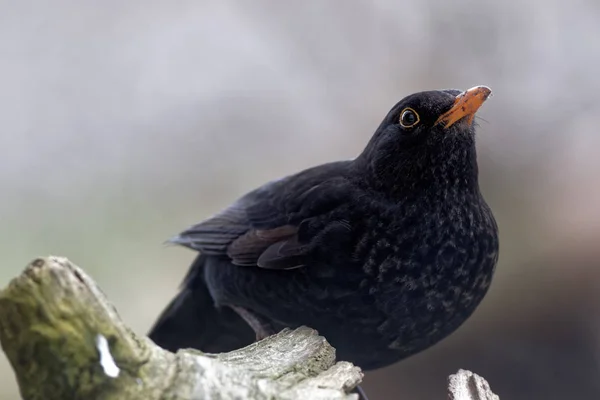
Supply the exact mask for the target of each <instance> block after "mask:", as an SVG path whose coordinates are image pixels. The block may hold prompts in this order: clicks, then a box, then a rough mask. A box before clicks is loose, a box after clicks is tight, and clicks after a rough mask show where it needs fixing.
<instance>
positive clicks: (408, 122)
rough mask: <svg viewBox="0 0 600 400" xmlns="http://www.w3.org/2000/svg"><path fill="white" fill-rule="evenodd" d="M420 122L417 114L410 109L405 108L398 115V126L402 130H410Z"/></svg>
mask: <svg viewBox="0 0 600 400" xmlns="http://www.w3.org/2000/svg"><path fill="white" fill-rule="evenodd" d="M420 120H421V119H420V118H419V114H418V113H417V112H416V111H415V110H413V109H412V108H410V107H407V108H405V109H404V110H402V112H401V113H400V125H402V127H403V128H412V127H413V126H415V125H417V124H418V123H419V121H420Z"/></svg>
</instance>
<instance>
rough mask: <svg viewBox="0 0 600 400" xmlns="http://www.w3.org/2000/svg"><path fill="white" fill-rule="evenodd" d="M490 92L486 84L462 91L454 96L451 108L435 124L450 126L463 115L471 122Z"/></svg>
mask: <svg viewBox="0 0 600 400" xmlns="http://www.w3.org/2000/svg"><path fill="white" fill-rule="evenodd" d="M491 93H492V90H491V89H490V88H489V87H487V86H475V87H473V88H471V89H469V90H467V91H465V92H462V93H461V94H459V95H458V96H456V100H454V105H453V106H452V108H451V109H450V110H448V111H446V112H445V113H443V114H442V115H440V117H439V118H438V119H437V121H435V124H436V125H437V124H440V123H443V124H445V127H446V128H450V127H451V126H452V125H454V124H455V123H456V122H458V121H460V120H461V119H463V118H465V117H467V118H468V120H467V122H468V123H469V124H471V123H472V122H473V118H475V113H476V112H477V110H479V107H481V105H482V104H483V102H484V101H486V100H487V98H488V97H489V96H490V94H491Z"/></svg>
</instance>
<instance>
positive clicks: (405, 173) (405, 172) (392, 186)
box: [356, 143, 480, 201]
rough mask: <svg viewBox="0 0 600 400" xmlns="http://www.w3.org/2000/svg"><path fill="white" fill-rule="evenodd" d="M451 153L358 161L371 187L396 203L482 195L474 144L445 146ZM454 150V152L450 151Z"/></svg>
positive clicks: (445, 150)
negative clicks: (411, 199) (408, 199)
mask: <svg viewBox="0 0 600 400" xmlns="http://www.w3.org/2000/svg"><path fill="white" fill-rule="evenodd" d="M446 145H448V146H454V148H452V149H448V148H445V149H439V150H440V151H438V152H436V151H435V150H433V151H432V149H428V151H423V152H422V153H420V154H419V153H408V152H407V153H406V154H403V155H402V156H403V157H398V155H395V156H390V157H385V156H384V157H377V158H376V159H375V160H374V161H372V160H371V161H366V160H360V157H359V158H357V159H356V161H357V167H358V168H360V169H362V170H363V171H366V172H367V173H366V176H367V179H366V182H364V183H365V184H367V185H368V186H370V187H371V188H373V189H375V190H377V191H378V192H381V193H383V194H385V195H387V196H391V197H392V198H393V199H396V200H399V201H402V200H405V199H406V198H407V197H417V198H419V197H421V196H428V197H429V196H444V197H445V196H446V195H447V194H449V193H461V194H463V195H467V196H468V195H474V196H478V195H479V193H480V192H479V183H478V175H479V172H478V166H477V154H476V149H475V146H474V144H473V143H446ZM449 150H451V151H449Z"/></svg>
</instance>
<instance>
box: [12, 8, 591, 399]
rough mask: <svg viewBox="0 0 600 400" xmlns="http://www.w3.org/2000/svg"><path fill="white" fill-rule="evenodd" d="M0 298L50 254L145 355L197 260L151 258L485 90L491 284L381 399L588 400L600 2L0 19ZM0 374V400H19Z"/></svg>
mask: <svg viewBox="0 0 600 400" xmlns="http://www.w3.org/2000/svg"><path fill="white" fill-rule="evenodd" d="M0 9H1V10H2V11H1V12H0V151H1V157H0V193H1V201H0V222H1V225H0V226H1V228H0V253H1V255H2V267H1V269H0V286H2V287H3V286H5V285H6V284H7V283H8V281H9V280H10V279H11V278H12V277H14V276H15V275H17V274H19V273H20V272H21V270H22V268H23V267H24V266H25V265H26V264H27V263H28V262H29V261H30V260H31V259H32V258H34V257H36V256H38V255H47V254H54V255H62V256H67V257H69V258H70V259H71V260H72V261H74V262H75V263H77V264H79V265H80V266H82V267H83V268H85V269H86V270H87V271H89V272H90V273H91V274H92V276H93V277H94V278H95V279H96V280H97V281H98V282H99V284H100V285H101V287H102V288H103V289H104V290H105V291H106V293H107V295H108V296H109V298H110V299H111V300H112V301H113V302H114V303H115V305H116V306H117V308H118V309H119V311H120V313H121V315H122V317H123V318H124V319H125V320H126V322H128V323H129V324H130V325H131V326H132V327H133V328H134V329H135V330H136V331H137V332H139V333H145V332H146V331H147V329H148V328H149V327H150V325H151V324H152V322H153V321H154V318H155V317H156V316H157V314H158V313H159V311H160V310H161V309H162V308H163V307H164V306H165V304H166V303H167V302H168V301H169V300H170V299H171V297H172V296H173V295H174V294H175V292H176V290H177V286H178V285H179V283H180V281H181V279H182V277H183V275H184V274H185V272H186V270H187V268H188V265H189V262H190V261H191V260H192V258H193V256H194V254H193V253H192V252H189V251H186V250H184V249H178V248H165V247H163V246H162V242H163V241H164V240H165V239H166V238H168V237H169V236H171V235H172V234H174V233H177V232H178V231H180V230H182V229H183V228H186V227H187V226H188V225H190V224H192V223H194V222H197V221H199V220H201V219H203V218H205V217H207V216H209V215H210V214H212V213H214V212H216V211H218V210H219V209H220V208H221V207H223V206H225V205H227V204H228V203H229V202H230V201H232V200H234V199H235V198H236V197H237V196H239V195H241V194H243V193H244V192H246V191H248V190H250V189H252V188H254V187H256V186H257V185H260V184H262V183H263V182H265V181H267V180H270V179H273V178H277V177H280V176H282V175H285V174H288V173H292V172H295V171H297V170H300V169H302V168H305V167H309V166H312V165H315V164H317V163H322V162H326V161H330V160H335V159H345V158H351V157H354V156H355V155H356V154H357V153H358V152H360V151H361V149H362V147H363V145H364V144H365V143H366V141H367V140H368V139H369V137H370V136H371V134H372V133H373V131H374V129H375V128H376V127H377V125H378V124H379V122H380V120H381V119H382V117H383V116H384V115H385V114H386V113H387V111H388V110H389V108H390V107H391V106H392V105H393V104H394V103H395V102H396V101H398V100H399V99H400V98H402V97H404V96H405V95H407V94H410V93H412V92H414V91H420V90H426V89H436V88H448V87H455V88H461V89H466V88H469V87H472V86H475V85H479V84H485V85H488V86H490V87H491V88H492V89H493V90H494V97H493V98H491V99H490V100H489V101H488V102H487V103H486V104H485V106H484V107H483V108H482V110H481V112H480V116H481V117H482V118H483V119H485V121H480V124H481V127H480V129H479V136H478V151H479V162H480V166H481V185H482V188H483V191H484V194H485V195H486V197H487V199H488V201H489V203H490V205H491V206H492V208H493V210H494V211H495V214H496V216H497V219H498V223H499V225H500V229H501V256H500V265H499V267H498V272H497V275H496V278H495V281H494V284H493V285H492V288H491V290H490V292H489V295H488V297H487V298H486V299H485V301H484V302H483V304H482V305H481V307H480V308H479V309H478V311H477V312H476V313H475V315H474V316H473V317H472V318H471V319H470V320H469V321H468V323H466V324H465V325H464V326H463V327H461V328H460V329H459V330H458V331H457V332H456V333H455V334H453V335H452V336H451V337H450V338H448V339H447V340H445V341H443V342H442V343H440V344H439V345H437V346H435V347H434V348H432V349H430V350H428V351H426V352H424V353H421V354H419V355H417V356H414V357H412V358H410V359H408V360H406V361H403V362H401V363H399V364H398V365H396V366H393V367H390V368H387V369H383V370H380V371H376V372H374V373H368V374H367V375H366V379H365V383H364V387H365V388H366V390H367V392H368V393H369V395H370V398H371V400H378V399H379V400H380V399H395V398H398V399H443V398H445V386H446V377H447V375H448V374H450V373H453V372H455V371H456V370H457V369H458V368H467V369H471V370H473V371H476V372H477V373H479V374H481V375H483V376H485V377H486V378H487V379H488V380H489V382H490V384H491V386H492V388H493V389H494V391H495V392H496V393H498V394H499V395H500V396H501V397H502V398H503V399H597V398H600V379H599V373H600V366H599V361H600V293H599V290H598V289H599V287H600V270H599V268H598V267H599V264H600V262H599V261H598V260H599V258H600V246H599V244H600V241H599V239H600V206H599V204H600V159H599V158H597V157H596V154H597V153H598V151H599V148H600V135H598V125H599V123H600V98H599V95H598V94H599V93H600V78H599V77H598V71H599V69H600V47H599V44H598V38H600V2H598V1H597V0H574V1H572V2H570V3H566V2H564V1H562V0H560V1H559V0H533V1H528V2H521V1H518V0H507V1H494V2H484V1H476V0H458V1H452V2H449V1H442V0H426V1H418V2H414V1H413V2H408V1H383V0H380V1H371V2H365V1H342V0H338V1H286V2H283V1H277V0H271V1H262V0H261V1H253V2H243V1H238V2H234V1H223V0H221V1H214V2H202V1H186V0H180V1H167V0H146V1H142V0H131V1H128V2H122V1H115V0H104V1H94V2H78V1H74V0H73V1H69V0H56V1H53V2H47V1H43V0H31V1H26V0H24V1H14V0H13V1H10V0H0ZM16 398H18V391H17V387H16V382H15V378H14V375H13V373H12V371H11V370H10V368H9V365H8V362H7V361H6V359H5V358H4V356H3V355H1V356H0V399H2V400H4V399H7V400H8V399H16Z"/></svg>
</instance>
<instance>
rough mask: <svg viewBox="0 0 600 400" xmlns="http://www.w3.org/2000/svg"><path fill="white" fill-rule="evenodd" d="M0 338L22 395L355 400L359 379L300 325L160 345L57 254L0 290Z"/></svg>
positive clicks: (29, 398)
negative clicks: (216, 349)
mask: <svg viewBox="0 0 600 400" xmlns="http://www.w3.org/2000/svg"><path fill="white" fill-rule="evenodd" d="M0 341H1V343H2V348H3V350H4V352H5V353H6V355H7V356H8V359H9V361H10V363H11V365H12V367H13V369H14V371H15V374H16V377H17V381H18V384H19V388H20V391H21V395H22V397H23V398H24V399H27V400H37V399H39V400H42V399H44V400H53V399H57V400H58V399H60V400H63V399H66V398H71V399H72V398H76V399H106V400H109V399H129V400H136V399H140V400H142V399H143V400H154V399H156V400H158V399H169V400H176V399H182V400H183V399H214V400H226V399H265V400H266V399H273V400H275V399H281V400H288V399H290V400H291V399H302V398H306V399H315V400H318V399H332V400H333V399H356V398H357V395H355V394H348V392H349V391H350V390H351V389H352V388H353V387H354V386H356V385H357V384H358V383H359V382H360V380H361V379H362V373H361V371H360V369H359V368H358V367H355V366H353V365H352V364H350V363H347V362H338V363H336V362H335V350H334V349H333V348H332V347H331V346H330V345H329V344H328V343H327V341H326V340H325V339H324V338H323V337H321V336H318V334H317V332H316V331H314V330H312V329H309V328H304V327H303V328H298V329H296V330H293V331H292V330H285V331H283V332H281V333H279V334H277V335H274V336H272V337H269V338H267V339H265V340H262V341H260V342H258V343H254V344H252V345H251V346H248V347H245V348H243V349H240V350H236V351H233V352H230V353H225V354H214V355H213V354H204V353H201V352H198V351H193V350H183V351H179V352H177V353H175V354H174V353H170V352H168V351H165V350H163V349H161V348H159V347H157V346H156V345H155V344H154V343H153V342H152V341H150V340H149V339H148V338H146V337H141V336H138V335H136V334H135V333H134V332H133V331H131V329H129V328H128V327H127V326H126V325H125V324H124V323H123V322H122V321H121V319H120V317H119V315H118V314H117V311H116V310H115V308H114V307H113V306H112V305H111V304H110V303H108V301H107V299H106V298H105V296H104V294H103V293H102V291H101V290H100V289H99V288H98V286H97V285H96V284H95V283H94V281H93V280H92V279H91V278H90V277H89V276H88V275H87V274H86V273H85V272H84V271H83V270H81V269H80V268H78V267H77V266H75V265H73V264H72V263H71V262H69V261H68V260H67V259H66V258H61V257H47V258H39V259H36V260H34V261H33V262H32V263H31V264H30V265H29V266H28V267H27V268H26V269H25V271H24V272H23V273H22V274H21V275H20V276H19V277H17V278H15V279H13V280H12V282H11V283H10V284H9V286H8V287H7V288H6V289H4V290H3V291H2V292H0Z"/></svg>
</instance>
